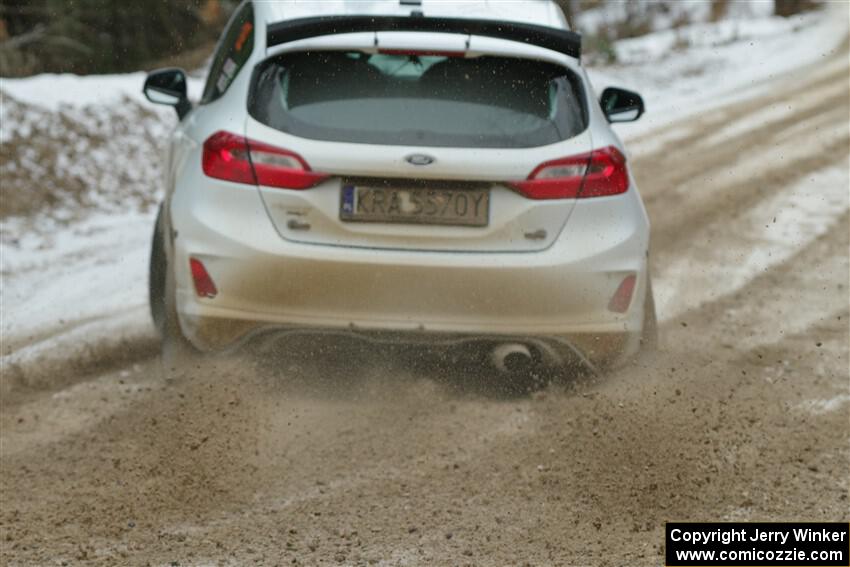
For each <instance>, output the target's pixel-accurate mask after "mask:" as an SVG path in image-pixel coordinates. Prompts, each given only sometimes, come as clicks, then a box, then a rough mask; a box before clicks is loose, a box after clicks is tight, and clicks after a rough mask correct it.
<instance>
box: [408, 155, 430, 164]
mask: <svg viewBox="0 0 850 567" xmlns="http://www.w3.org/2000/svg"><path fill="white" fill-rule="evenodd" d="M404 160H405V161H406V162H407V163H409V164H411V165H431V164H432V163H434V158H432V157H431V156H428V155H425V154H410V155H409V156H407V157H406V158H404Z"/></svg>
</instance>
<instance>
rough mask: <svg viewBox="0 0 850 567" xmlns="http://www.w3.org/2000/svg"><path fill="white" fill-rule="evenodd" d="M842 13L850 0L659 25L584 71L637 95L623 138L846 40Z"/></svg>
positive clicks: (733, 94)
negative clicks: (635, 112) (607, 62)
mask: <svg viewBox="0 0 850 567" xmlns="http://www.w3.org/2000/svg"><path fill="white" fill-rule="evenodd" d="M683 4H684V3H683ZM848 18H850V5H848V4H847V3H845V2H833V3H830V4H827V6H826V7H825V9H823V10H821V11H818V12H808V13H803V14H800V15H798V16H794V17H791V18H787V19H786V18H778V17H772V16H770V17H763V18H758V19H751V20H743V19H737V20H724V21H721V22H716V23H700V24H694V25H690V26H685V27H681V28H678V29H673V30H663V31H659V32H655V33H651V34H648V35H645V36H642V37H638V38H633V39H625V40H620V41H618V42H617V43H616V51H617V57H618V61H621V63H618V64H616V65H611V66H606V67H600V68H595V69H589V71H588V72H589V74H590V77H591V81H592V82H593V86H594V88H595V89H596V91H597V93H601V92H602V89H604V88H605V87H608V86H619V87H623V88H627V89H632V90H636V91H638V92H639V93H640V94H641V95H642V96H643V98H644V101H645V103H646V107H647V110H646V114H645V115H644V116H643V117H642V118H641V119H640V120H639V121H637V122H634V123H631V124H620V125H618V126H617V130H618V132H619V133H620V135H621V136H623V138H624V139H626V140H628V139H630V138H635V137H637V136H641V135H643V134H646V133H648V132H651V131H652V130H656V129H659V128H661V127H663V126H665V125H667V124H670V123H673V122H677V121H680V120H681V119H682V118H685V117H686V116H688V115H692V114H696V113H701V112H706V111H707V110H710V109H711V108H715V107H718V106H721V105H723V104H726V103H728V102H730V100H732V99H735V100H742V99H744V98H751V97H754V96H758V95H759V94H762V93H764V92H765V90H766V89H769V88H770V85H769V84H767V83H766V81H768V80H769V79H771V78H773V77H776V76H778V75H781V74H783V73H786V72H788V71H791V70H793V69H796V68H800V67H804V66H810V65H818V64H819V62H820V61H822V60H823V59H825V58H827V57H829V56H830V55H832V54H834V53H835V51H836V50H838V49H840V47H841V45H842V44H843V42H844V41H845V40H846V39H847V32H848ZM634 149H635V148H633V150H634Z"/></svg>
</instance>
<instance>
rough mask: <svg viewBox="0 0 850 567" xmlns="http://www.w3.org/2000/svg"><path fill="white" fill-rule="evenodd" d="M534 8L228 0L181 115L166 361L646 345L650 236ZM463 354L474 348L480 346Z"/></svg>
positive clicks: (163, 73) (534, 355)
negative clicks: (404, 346)
mask: <svg viewBox="0 0 850 567" xmlns="http://www.w3.org/2000/svg"><path fill="white" fill-rule="evenodd" d="M580 48H581V38H580V36H579V35H578V34H576V33H574V32H572V31H570V30H569V29H568V26H567V23H566V20H565V18H564V16H563V14H562V13H561V11H560V10H559V8H558V7H557V5H556V4H555V3H554V2H551V1H549V0H524V1H511V0H507V1H500V2H488V1H481V0H479V1H467V0H463V1H457V2H444V1H439V0H422V1H419V0H401V2H399V1H397V0H395V1H394V0H376V1H371V2H358V1H346V0H322V1H310V0H307V1H300V0H299V1H295V0H282V1H262V2H250V1H246V2H243V3H242V4H241V5H240V6H239V7H238V8H237V9H236V11H235V13H234V15H233V17H232V18H231V20H230V22H229V23H228V25H227V27H226V29H225V30H224V33H223V35H222V38H221V40H220V42H219V44H218V46H217V48H216V50H215V54H214V56H213V59H212V64H211V69H210V72H209V77H208V79H207V82H206V87H205V89H204V92H203V97H202V99H201V100H200V103H198V104H193V103H191V102H190V101H189V100H188V98H187V95H186V77H185V75H184V73H183V72H182V71H181V70H179V69H164V70H160V71H155V72H153V73H151V74H150V75H149V77H148V79H147V81H146V83H145V87H144V92H145V94H146V95H147V97H148V98H149V99H150V100H151V101H153V102H157V103H161V104H168V105H172V106H174V107H175V108H176V110H177V113H178V115H179V118H180V122H179V125H178V126H177V128H176V129H175V130H174V132H173V135H172V136H171V139H170V143H169V153H168V160H167V167H166V174H165V199H164V202H163V204H162V207H161V210H160V214H159V217H158V219H157V222H156V227H155V232H154V241H153V252H152V257H151V266H150V275H151V278H150V290H151V294H150V303H151V310H152V314H153V318H154V321H155V323H156V325H157V326H158V328H159V329H160V331H161V332H162V334H163V337H164V338H165V341H164V344H165V345H166V347H167V346H168V345H172V346H173V345H178V346H181V345H182V348H191V349H194V350H200V351H221V350H225V349H229V348H232V347H234V345H240V344H242V343H244V342H245V341H250V340H251V339H253V338H256V337H257V336H260V335H262V336H264V337H269V336H273V337H279V339H280V341H282V344H284V345H285V341H286V337H288V336H290V335H291V334H293V333H299V334H305V333H306V334H317V335H328V336H337V335H346V336H348V337H354V338H359V339H363V340H366V341H375V342H381V341H407V342H410V343H430V344H440V345H449V346H451V345H458V346H463V345H470V344H475V345H478V346H483V347H484V350H486V351H487V352H489V353H490V357H491V360H492V361H493V362H494V363H495V365H496V366H497V367H498V368H500V369H503V370H516V369H518V368H521V367H524V366H526V365H544V366H549V367H563V366H570V365H580V366H584V367H586V368H595V367H599V366H605V365H611V364H616V363H619V362H622V361H624V360H627V359H628V358H629V357H630V356H632V355H634V354H635V353H636V352H638V350H639V349H640V348H641V345H642V344H643V345H647V344H652V343H653V342H654V341H655V334H656V332H657V331H656V325H655V309H654V303H653V299H652V288H651V285H650V278H649V272H648V256H649V221H648V218H647V215H646V211H645V209H644V206H643V203H642V202H641V198H640V195H639V194H638V190H637V187H636V186H635V183H634V180H633V178H632V176H631V175H630V173H629V166H628V162H627V160H626V157H625V150H624V148H623V145H622V143H621V141H620V140H619V138H618V137H617V135H616V134H615V133H614V132H613V131H612V129H611V127H610V125H609V123H610V122H617V121H629V120H635V119H637V118H638V117H639V116H640V115H641V114H642V113H643V101H642V100H641V98H640V96H639V95H637V94H636V93H633V92H630V91H626V90H623V89H615V88H609V89H606V90H605V92H603V93H602V96H601V98H600V100H599V101H597V99H596V95H595V94H594V93H593V90H592V88H591V86H590V83H589V81H588V77H587V74H586V73H585V70H584V68H583V67H582V66H581V62H580ZM479 350H481V349H479Z"/></svg>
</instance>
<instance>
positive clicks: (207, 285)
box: [189, 258, 218, 297]
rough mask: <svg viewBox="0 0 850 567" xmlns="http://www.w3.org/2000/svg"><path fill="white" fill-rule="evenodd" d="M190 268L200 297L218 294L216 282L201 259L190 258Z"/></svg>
mask: <svg viewBox="0 0 850 567" xmlns="http://www.w3.org/2000/svg"><path fill="white" fill-rule="evenodd" d="M189 268H190V269H191V270H192V281H193V282H195V293H197V294H198V297H215V296H216V295H218V290H217V289H216V287H215V283H214V282H213V280H212V278H211V277H210V275H209V273H208V272H207V269H206V267H204V264H203V263H202V262H201V261H200V260H198V259H197V258H189Z"/></svg>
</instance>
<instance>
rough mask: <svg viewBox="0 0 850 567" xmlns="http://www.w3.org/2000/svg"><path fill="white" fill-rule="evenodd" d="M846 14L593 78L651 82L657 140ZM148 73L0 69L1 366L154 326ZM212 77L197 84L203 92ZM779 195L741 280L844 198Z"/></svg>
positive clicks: (823, 37)
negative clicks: (4, 209)
mask: <svg viewBox="0 0 850 567" xmlns="http://www.w3.org/2000/svg"><path fill="white" fill-rule="evenodd" d="M847 11H848V9H847V5H846V4H843V3H834V4H832V5H830V6H829V7H828V8H827V9H826V10H824V11H821V12H815V13H809V14H805V15H802V16H799V17H794V18H790V19H787V20H785V19H779V18H773V17H768V16H766V15H762V17H760V18H757V19H754V20H753V19H750V20H746V19H733V20H729V21H723V22H719V23H716V24H707V23H697V24H693V25H691V26H685V27H681V28H678V29H676V30H667V31H659V32H655V33H652V34H649V35H647V36H644V37H640V38H635V39H629V40H623V41H620V42H618V43H617V45H616V50H617V54H618V58H619V60H620V61H621V63H618V64H617V65H614V66H608V67H603V68H594V69H591V70H590V74H591V77H592V81H593V83H594V86H595V88H596V89H597V92H601V90H602V88H604V87H605V86H607V85H618V86H622V87H625V88H632V89H634V90H637V91H639V92H641V94H642V95H643V96H644V99H645V100H646V102H647V114H646V115H645V116H644V118H642V119H641V120H640V121H639V122H637V123H635V124H627V125H618V126H617V129H618V131H619V132H620V134H621V135H622V136H623V137H624V138H625V139H627V140H629V139H636V138H638V137H642V138H643V140H642V141H641V144H643V145H646V146H647V147H650V146H652V144H653V141H652V139H651V136H645V135H646V134H647V133H649V132H651V131H652V130H656V129H659V128H661V127H663V126H665V125H667V124H669V123H671V122H673V121H676V120H679V119H681V118H682V117H684V116H687V115H689V114H692V113H698V112H705V111H707V110H708V109H710V108H712V107H714V106H717V105H720V104H722V103H724V102H727V101H728V100H729V99H730V98H732V97H736V98H740V97H743V96H755V95H757V94H759V93H760V92H762V90H763V89H765V88H768V87H767V86H765V84H764V81H765V80H767V79H770V78H771V77H774V76H776V75H778V74H781V73H783V72H786V71H789V70H791V69H794V68H796V67H801V66H804V65H816V64H817V63H818V62H819V61H820V60H821V59H822V58H824V57H826V56H828V55H829V54H830V53H831V52H832V51H834V50H835V49H836V48H837V47H838V46H839V45H840V44H841V43H842V42H843V41H844V40H845V38H846V36H847ZM143 80H144V74H142V73H131V74H126V75H112V76H88V77H77V76H72V75H41V76H36V77H32V78H27V79H14V80H12V79H0V176H2V179H3V181H4V183H3V185H4V186H3V188H2V191H3V198H4V200H8V199H10V198H14V197H15V196H16V195H15V194H18V195H17V198H19V199H22V201H21V202H20V205H19V209H20V211H21V212H20V213H19V214H17V216H11V217H9V216H7V217H6V218H5V219H4V220H3V222H2V226H0V275H1V276H2V284H3V285H2V289H0V309H2V315H1V316H0V338H2V345H0V370H2V369H3V368H6V367H8V365H12V364H14V365H17V366H18V367H21V366H24V367H26V365H27V363H28V362H29V361H33V360H38V359H39V357H45V356H49V355H50V353H56V352H57V351H61V350H63V349H65V350H67V348H68V347H69V346H73V348H75V349H76V350H78V351H79V350H85V349H86V348H89V347H91V345H93V344H99V343H101V342H103V341H109V340H115V341H118V340H126V338H127V337H128V336H139V335H143V336H150V335H151V334H152V332H153V331H152V328H151V325H150V322H149V318H148V314H147V310H146V301H147V298H146V285H147V257H148V254H149V242H150V233H151V229H152V224H153V216H154V213H155V203H156V201H157V200H158V198H159V197H160V194H161V190H160V187H159V186H158V183H159V179H160V177H159V176H160V173H161V170H160V164H159V160H161V158H162V154H161V151H162V146H163V143H162V142H163V140H164V139H165V136H166V133H167V131H168V129H169V128H170V126H171V124H173V120H174V118H173V116H172V113H171V110H170V109H163V108H162V107H155V106H154V105H151V104H150V103H148V102H147V101H145V100H144V98H143V96H142V94H141V87H142V83H143ZM201 83H202V82H201V80H200V79H197V78H196V79H192V80H191V81H190V93H192V96H193V98H197V97H198V94H199V93H200V89H201ZM766 112H772V113H777V112H779V113H781V112H783V111H782V110H781V109H773V110H771V111H766ZM725 135H726V136H732V135H734V130H730V131H727V132H725ZM669 136H670V133H669V132H668V133H665V134H663V136H660V137H659V139H660V140H663V139H667V138H665V137H668V138H669ZM631 149H632V151H641V150H640V148H631ZM820 175H824V176H827V177H828V176H831V175H833V173H831V172H829V171H826V172H823V173H822V174H820ZM69 184H70V185H72V186H73V190H72V191H70V192H69V191H68V190H67V188H68V185H69ZM63 191H64V193H63ZM21 196H23V197H21ZM31 196H32V197H33V198H35V196H38V197H39V198H40V199H43V200H44V202H43V203H42V202H41V201H39V202H38V203H36V205H37V206H36V205H33V207H35V210H30V209H28V208H27V207H28V204H27V202H28V200H30V197H31ZM798 198H799V199H800V200H798ZM792 203H795V204H796V207H791V208H787V206H788V205H789V204H792ZM842 203H843V202H842ZM774 205H775V207H773V208H774V209H775V214H776V215H780V216H783V220H784V221H785V222H784V223H783V226H786V227H791V228H788V229H786V230H789V231H790V232H789V233H787V234H784V235H782V234H779V235H777V234H773V233H770V231H765V233H764V234H763V235H762V237H763V240H764V244H765V247H764V248H760V249H759V250H757V251H754V253H753V256H752V257H751V258H749V259H748V260H747V261H746V262H742V263H741V265H740V266H739V269H738V270H737V271H736V272H735V277H734V278H731V279H730V282H731V283H730V286H737V285H743V283H745V282H746V281H747V280H748V279H749V278H752V277H754V276H755V275H756V273H757V272H758V271H760V270H761V269H763V267H764V264H765V261H766V260H765V258H764V255H765V254H767V255H768V256H770V257H771V258H773V259H774V260H775V258H776V257H777V256H783V255H788V254H790V252H788V250H789V249H791V248H793V247H796V246H798V245H799V243H800V242H804V241H808V240H810V239H811V238H813V237H814V235H816V234H818V230H819V229H818V226H819V224H818V223H819V222H821V221H824V219H825V218H826V217H830V216H831V215H832V212H831V209H830V207H831V206H834V203H827V202H826V201H823V200H818V198H816V197H815V196H812V195H809V196H806V195H802V197H801V196H800V195H798V194H797V193H795V190H794V189H791V190H789V191H788V192H783V193H782V194H780V195H778V196H777V199H776V202H775V203H774ZM841 206H843V207H844V208H845V209H846V203H843V204H841ZM771 216H772V215H771ZM827 220H828V219H827ZM758 221H759V226H761V224H760V223H761V221H762V219H758ZM661 285H662V287H663V284H661ZM65 356H67V354H66V355H65Z"/></svg>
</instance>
